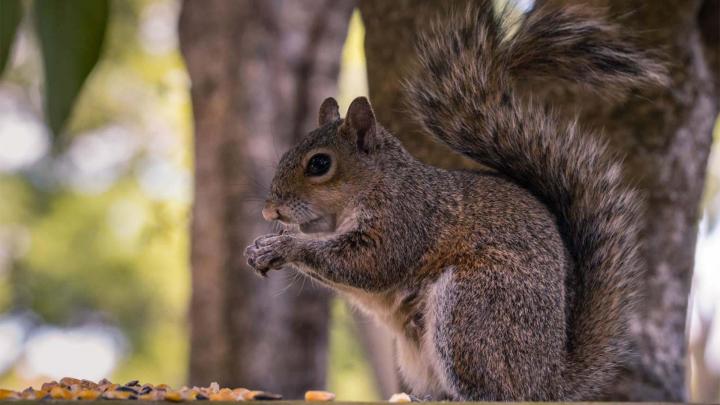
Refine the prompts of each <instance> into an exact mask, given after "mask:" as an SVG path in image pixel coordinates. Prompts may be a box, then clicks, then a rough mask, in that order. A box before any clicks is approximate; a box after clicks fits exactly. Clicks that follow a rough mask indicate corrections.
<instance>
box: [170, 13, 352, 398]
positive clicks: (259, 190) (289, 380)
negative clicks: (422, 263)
mask: <svg viewBox="0 0 720 405" xmlns="http://www.w3.org/2000/svg"><path fill="white" fill-rule="evenodd" d="M353 6H354V3H353V1H352V0H341V1H337V0H306V1H303V2H297V1H264V0H243V1H224V0H186V1H185V2H184V3H183V9H182V13H181V16H180V43H181V49H182V53H183V55H184V57H185V60H186V63H187V68H188V72H189V74H190V78H191V80H192V91H191V96H192V106H193V112H194V116H195V203H194V206H193V211H192V214H193V218H192V230H191V231H192V246H191V262H192V287H193V292H192V300H191V308H190V320H191V347H190V376H189V382H190V383H191V384H198V385H199V384H208V383H209V382H211V381H218V382H219V383H221V384H224V385H229V386H246V387H249V388H253V389H266V390H270V391H275V392H278V393H282V394H284V395H285V396H286V397H290V398H298V397H301V396H302V394H303V392H304V391H305V390H307V389H311V388H322V387H324V385H325V374H326V367H327V340H328V316H329V308H328V298H329V293H328V291H327V290H325V289H324V288H321V287H317V286H316V285H315V284H314V283H312V282H306V281H307V280H305V279H304V278H302V277H297V274H294V273H287V272H274V273H273V274H270V275H269V278H268V279H261V278H259V277H257V276H256V275H255V274H253V272H252V271H251V270H250V268H249V267H248V266H247V265H246V263H245V258H244V257H243V251H244V249H245V246H247V245H248V244H250V243H251V242H252V241H253V239H254V238H255V237H257V236H259V235H261V234H265V233H268V232H269V231H270V228H269V226H268V225H267V224H266V223H264V222H263V221H262V218H261V216H260V209H261V208H262V200H263V199H264V197H265V192H266V191H267V186H268V185H269V183H270V180H271V178H272V175H273V172H274V168H273V164H274V163H276V162H277V160H278V159H279V157H280V154H281V153H282V152H283V151H285V150H287V149H288V148H289V147H290V145H291V144H292V143H294V142H295V141H296V140H297V139H298V138H299V137H301V136H302V135H303V134H305V133H306V132H307V131H309V130H311V129H312V128H314V127H315V124H316V109H317V108H318V107H319V105H320V103H321V102H322V99H323V98H324V97H327V96H330V95H335V93H336V91H337V76H338V72H339V64H340V55H341V50H342V45H343V42H344V40H345V37H346V33H347V24H348V21H349V18H350V14H351V12H352V9H353Z"/></svg>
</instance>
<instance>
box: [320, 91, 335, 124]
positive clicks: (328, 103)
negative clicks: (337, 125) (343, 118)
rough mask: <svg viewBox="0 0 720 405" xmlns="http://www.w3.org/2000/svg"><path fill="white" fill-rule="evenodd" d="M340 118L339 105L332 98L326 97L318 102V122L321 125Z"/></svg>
mask: <svg viewBox="0 0 720 405" xmlns="http://www.w3.org/2000/svg"><path fill="white" fill-rule="evenodd" d="M339 119H340V107H339V106H338V103H337V101H335V99H334V98H332V97H328V98H326V99H325V101H323V102H322V104H320V112H319V113H318V124H320V126H321V127H322V126H323V125H325V124H327V123H329V122H334V121H337V120H339Z"/></svg>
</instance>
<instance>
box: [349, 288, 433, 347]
mask: <svg viewBox="0 0 720 405" xmlns="http://www.w3.org/2000/svg"><path fill="white" fill-rule="evenodd" d="M339 289H340V290H341V291H342V292H343V293H344V294H345V296H347V297H348V299H349V300H350V302H352V303H353V304H354V305H355V306H357V307H359V308H360V309H361V310H363V311H364V312H366V313H368V314H370V315H371V316H373V317H374V318H376V320H377V321H379V322H380V323H382V324H384V325H385V326H387V327H388V328H389V329H390V330H391V331H392V332H393V333H394V334H395V335H400V336H403V337H404V338H406V339H408V340H409V341H415V342H417V341H419V340H420V337H421V336H422V334H423V329H424V315H423V313H424V309H425V308H424V307H425V305H424V302H423V298H422V294H421V292H420V289H412V288H411V289H404V290H399V291H393V292H386V293H370V292H367V291H362V290H359V289H355V288H350V287H340V288H339Z"/></svg>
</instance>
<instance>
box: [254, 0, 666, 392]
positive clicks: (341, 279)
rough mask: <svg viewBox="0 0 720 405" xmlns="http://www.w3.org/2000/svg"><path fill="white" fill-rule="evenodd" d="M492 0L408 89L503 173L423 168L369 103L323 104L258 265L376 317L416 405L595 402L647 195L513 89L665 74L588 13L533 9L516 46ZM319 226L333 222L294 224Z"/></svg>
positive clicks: (595, 145) (432, 55)
mask: <svg viewBox="0 0 720 405" xmlns="http://www.w3.org/2000/svg"><path fill="white" fill-rule="evenodd" d="M481 3H482V4H480V5H479V6H477V7H474V8H471V9H468V10H467V11H466V12H465V13H462V14H458V15H456V16H455V17H453V18H454V20H453V21H450V22H449V23H448V22H446V23H444V24H443V25H437V26H436V27H435V28H433V29H432V30H431V31H430V32H429V33H428V34H427V35H426V36H424V37H423V40H422V41H421V44H420V46H419V52H420V55H421V65H422V68H421V69H420V71H419V73H418V75H417V76H416V77H415V78H414V79H413V80H412V81H411V82H409V83H408V86H407V88H408V92H409V95H410V100H411V106H412V109H413V111H414V113H415V114H416V116H417V118H418V120H419V121H420V123H422V124H423V125H424V127H425V128H426V129H427V130H428V131H430V132H432V133H433V134H435V135H436V136H437V137H438V138H439V139H440V140H441V141H443V142H445V143H447V144H448V145H450V146H451V147H452V148H453V149H455V150H457V151H459V152H461V153H464V154H466V155H467V156H469V157H471V158H473V159H475V160H477V161H479V162H481V163H483V164H484V165H486V166H488V167H490V168H491V169H493V171H492V172H468V171H447V170H442V169H438V168H434V167H430V166H427V165H424V164H422V163H421V162H419V161H417V160H415V159H414V158H413V157H411V156H410V155H409V154H408V153H407V152H406V151H405V150H404V149H403V147H402V146H401V145H400V143H399V142H398V141H397V139H396V138H395V137H394V136H393V135H392V134H390V133H388V132H387V131H386V130H385V129H383V128H382V126H380V125H379V124H378V123H377V122H375V118H374V114H373V112H372V109H371V107H370V105H369V103H367V100H364V99H358V100H356V101H355V102H353V106H352V107H351V109H350V112H349V116H350V118H351V119H346V120H340V119H336V118H335V114H334V113H331V114H328V113H327V111H328V109H327V108H324V109H321V114H320V115H321V118H320V122H324V123H325V124H324V125H323V126H322V127H320V128H319V129H317V130H315V131H313V132H312V133H310V134H309V135H308V136H307V137H306V138H305V139H303V141H302V142H301V143H300V144H299V145H297V146H296V147H295V148H293V149H292V150H291V151H289V152H288V153H287V154H286V155H285V156H283V158H282V159H281V162H280V165H279V167H278V172H277V174H276V176H275V178H274V180H273V185H272V189H271V193H270V196H269V198H268V205H267V207H268V208H267V209H271V210H277V213H278V215H279V218H280V219H281V221H283V222H284V223H285V224H287V230H286V231H285V232H284V233H282V234H280V235H266V236H263V237H260V238H258V240H257V241H256V242H255V244H253V245H251V246H249V247H248V249H247V251H246V253H247V255H248V262H249V263H250V264H251V265H252V266H253V267H254V268H255V269H257V270H258V272H259V273H261V274H265V273H266V272H267V271H269V270H272V269H279V268H281V267H282V266H284V265H286V264H291V265H294V266H295V267H297V268H298V269H300V270H301V271H303V272H304V273H306V274H308V275H310V276H311V277H314V278H316V279H318V280H321V281H322V282H324V283H326V284H328V285H330V286H331V287H333V288H335V289H336V290H338V291H340V292H342V293H344V294H346V295H347V296H348V297H350V299H351V300H353V301H354V302H355V303H356V304H357V305H358V306H359V307H361V308H363V309H365V310H367V311H368V312H370V313H372V314H374V315H376V317H377V318H378V320H379V321H380V322H382V323H384V324H385V325H387V326H388V327H389V328H390V329H391V330H392V331H393V332H394V333H395V336H396V338H397V344H398V352H399V356H400V358H399V363H400V369H401V373H402V375H403V376H404V378H405V380H406V381H407V382H408V384H409V385H410V386H411V387H412V389H413V392H414V393H415V394H417V395H419V396H424V395H428V396H431V397H434V398H437V399H441V398H450V399H456V400H588V399H594V398H597V397H598V395H600V394H601V392H602V388H603V387H604V386H606V384H607V383H608V382H609V381H611V379H612V377H613V375H614V371H615V368H616V365H617V364H618V363H619V362H621V361H622V360H623V356H624V354H625V351H626V349H627V339H626V337H625V329H626V327H627V321H628V316H629V314H630V312H631V310H632V305H633V302H634V299H635V294H636V288H635V283H636V280H637V277H638V273H639V271H640V270H639V266H638V264H637V259H636V249H637V244H638V240H637V228H638V216H639V213H638V202H637V201H638V199H637V197H636V195H635V193H634V192H632V191H631V190H629V189H627V188H625V187H624V186H623V185H622V184H621V178H620V163H619V160H618V158H617V157H616V156H614V155H613V154H612V153H610V152H609V151H608V149H607V148H606V147H605V146H604V145H603V144H602V143H601V142H600V141H598V140H597V137H596V136H594V135H593V134H592V133H589V132H588V131H583V130H580V129H579V128H578V127H577V125H576V124H575V123H572V122H570V123H568V122H562V121H561V120H560V119H559V118H557V117H556V116H555V115H554V114H552V113H548V112H546V111H545V110H544V109H543V108H542V107H540V106H536V105H534V104H530V103H525V102H523V101H521V100H519V99H517V98H516V97H515V96H514V94H513V82H514V80H516V79H518V78H519V77H520V75H522V77H528V76H545V77H553V78H557V79H563V80H579V81H582V82H584V83H585V84H589V85H593V86H597V85H603V86H604V89H602V90H599V91H600V92H601V93H603V94H607V95H610V96H612V95H614V94H616V93H617V92H619V91H625V88H626V87H627V86H630V85H644V84H649V83H661V82H662V81H663V80H664V79H663V78H664V76H663V70H662V68H661V67H660V65H658V64H656V63H654V62H653V61H652V59H651V58H650V57H648V56H647V55H646V54H645V53H644V52H641V51H640V50H638V49H635V48H633V47H632V46H630V45H628V44H627V43H626V42H625V41H624V40H623V39H622V38H621V37H620V36H619V34H617V32H618V30H617V29H616V27H613V26H612V25H609V24H607V23H604V22H602V21H601V20H597V19H595V18H594V17H592V16H591V15H590V14H589V13H587V12H585V11H583V10H580V9H563V10H552V9H545V8H541V9H538V10H534V11H533V12H532V13H531V14H530V15H529V16H527V17H526V18H525V20H524V21H523V22H522V23H521V24H520V25H519V27H518V28H517V31H516V32H515V33H514V36H509V35H508V34H507V33H506V32H504V30H503V28H502V26H501V24H500V22H501V18H502V17H497V16H495V15H494V14H493V12H492V4H491V3H492V2H491V1H489V0H487V1H483V2H481ZM446 27H453V29H451V30H448V29H447V28H446ZM551 65H552V68H550V66H551ZM323 104H324V105H326V106H327V105H334V104H333V102H332V101H327V102H326V103H323ZM328 117H330V118H328ZM316 153H328V154H330V155H331V156H332V157H333V165H335V166H333V171H332V172H331V173H332V175H328V176H327V178H313V177H309V176H308V175H307V172H306V169H305V165H306V162H307V160H308V159H309V158H310V157H311V156H313V155H314V154H316ZM313 224H333V227H332V229H324V230H323V231H322V232H315V233H303V232H298V227H299V228H300V229H311V227H312V225H313ZM303 227H305V228H303Z"/></svg>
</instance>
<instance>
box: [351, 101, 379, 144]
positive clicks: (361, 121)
mask: <svg viewBox="0 0 720 405" xmlns="http://www.w3.org/2000/svg"><path fill="white" fill-rule="evenodd" d="M345 123H346V125H347V126H348V127H350V128H351V129H352V130H353V131H354V132H355V134H356V136H357V145H358V148H360V149H361V150H364V151H366V152H367V151H368V150H370V146H371V145H372V143H373V141H374V137H375V129H376V125H375V113H374V112H373V110H372V107H371V106H370V102H369V101H368V99H367V98H365V97H358V98H356V99H355V100H353V102H352V103H350V107H349V108H348V112H347V116H345Z"/></svg>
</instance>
